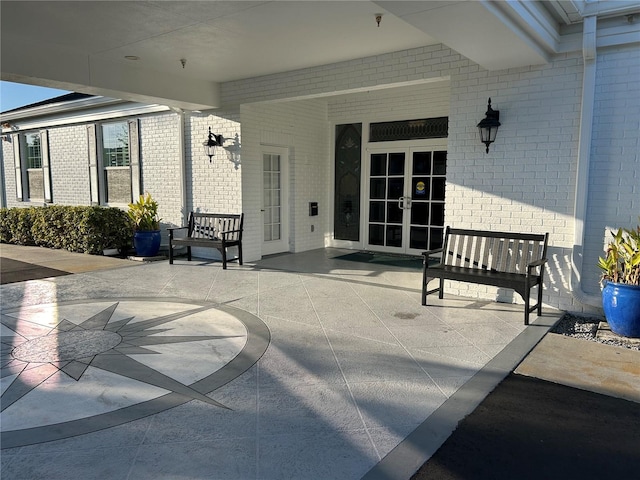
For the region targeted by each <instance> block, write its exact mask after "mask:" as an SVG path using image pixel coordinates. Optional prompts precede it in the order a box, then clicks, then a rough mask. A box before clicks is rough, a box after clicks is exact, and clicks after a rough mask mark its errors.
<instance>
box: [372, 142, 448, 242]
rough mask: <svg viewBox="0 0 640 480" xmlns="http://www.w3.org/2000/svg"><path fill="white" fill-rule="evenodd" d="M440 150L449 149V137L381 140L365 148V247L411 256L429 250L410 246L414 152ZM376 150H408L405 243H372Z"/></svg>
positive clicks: (406, 160) (389, 151) (404, 224)
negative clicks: (393, 245) (371, 188)
mask: <svg viewBox="0 0 640 480" xmlns="http://www.w3.org/2000/svg"><path fill="white" fill-rule="evenodd" d="M437 150H444V151H446V150H447V139H446V138H445V139H433V140H418V141H402V142H380V143H369V144H367V146H366V147H365V148H364V149H363V158H362V172H363V175H362V186H361V203H360V205H361V209H362V212H361V225H360V231H361V232H362V235H361V238H362V241H363V248H365V249H366V250H370V251H377V252H387V253H399V254H408V255H419V254H421V253H422V252H423V251H424V250H426V249H412V248H410V246H409V238H410V227H411V223H410V221H411V219H410V217H411V203H412V200H413V192H412V191H411V187H412V182H411V180H412V173H411V170H412V165H413V163H412V162H413V154H414V153H415V152H423V151H424V152H433V151H437ZM376 153H380V154H382V153H385V154H389V153H404V154H405V168H404V192H403V196H402V199H401V203H402V206H401V209H402V210H403V222H402V246H401V247H389V246H385V245H372V244H370V243H369V223H370V222H369V213H370V210H369V209H370V204H369V202H370V193H371V192H370V186H371V181H370V180H371V156H372V155H374V154H376Z"/></svg>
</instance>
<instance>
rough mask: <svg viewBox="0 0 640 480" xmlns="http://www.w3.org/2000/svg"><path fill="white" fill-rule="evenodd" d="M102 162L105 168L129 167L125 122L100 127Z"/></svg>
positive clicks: (127, 135) (126, 126)
mask: <svg viewBox="0 0 640 480" xmlns="http://www.w3.org/2000/svg"><path fill="white" fill-rule="evenodd" d="M102 162H103V165H104V166H105V168H106V167H128V166H129V165H130V158H129V126H128V124H127V122H118V123H107V124H104V125H102Z"/></svg>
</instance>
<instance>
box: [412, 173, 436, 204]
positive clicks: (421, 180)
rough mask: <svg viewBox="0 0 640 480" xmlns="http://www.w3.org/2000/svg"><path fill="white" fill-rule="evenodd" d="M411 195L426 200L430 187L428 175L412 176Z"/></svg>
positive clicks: (415, 198) (416, 198)
mask: <svg viewBox="0 0 640 480" xmlns="http://www.w3.org/2000/svg"><path fill="white" fill-rule="evenodd" d="M411 185H412V188H411V191H412V192H413V193H412V194H411V196H412V197H413V199H414V200H428V199H429V194H430V193H431V188H429V177H413V178H412V179H411Z"/></svg>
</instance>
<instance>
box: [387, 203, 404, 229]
mask: <svg viewBox="0 0 640 480" xmlns="http://www.w3.org/2000/svg"><path fill="white" fill-rule="evenodd" d="M403 212H404V210H401V209H400V207H398V202H387V223H400V224H402V213H403Z"/></svg>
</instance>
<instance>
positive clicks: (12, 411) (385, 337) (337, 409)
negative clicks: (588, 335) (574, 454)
mask: <svg viewBox="0 0 640 480" xmlns="http://www.w3.org/2000/svg"><path fill="white" fill-rule="evenodd" d="M6 247H9V248H6ZM16 252H17V253H16ZM0 253H1V255H2V257H3V258H9V257H11V258H12V259H13V260H17V261H24V262H29V263H36V262H40V261H43V260H41V259H38V258H37V255H42V256H43V257H45V260H46V261H49V262H55V261H56V260H54V257H56V256H57V255H58V254H61V256H68V255H70V257H69V258H68V259H67V264H65V262H63V261H60V263H55V264H53V263H49V264H48V265H45V266H51V268H55V269H56V270H60V271H68V270H67V269H68V268H70V266H71V265H74V264H75V265H77V267H74V268H79V269H81V270H80V271H82V272H84V273H77V274H74V275H67V276H58V277H52V278H47V279H39V280H31V281H26V282H19V283H11V284H7V285H3V286H2V287H1V289H0V293H1V294H2V313H3V317H2V318H3V325H2V340H3V347H4V348H3V367H2V374H3V379H2V409H3V410H2V415H1V417H0V420H1V423H2V478H3V479H4V478H7V479H23V478H25V479H26V478H29V479H38V478H43V479H45V478H46V479H54V478H64V479H76V478H77V479H89V478H96V479H98V478H99V479H104V478H128V479H144V478H154V479H155V478H163V479H164V478H190V479H201V478H202V479H215V478H237V479H286V478H296V479H297V478H318V479H332V478H335V479H359V478H369V479H371V478H385V479H391V478H398V479H408V478H409V477H410V476H411V475H412V473H413V472H415V471H416V470H417V469H418V468H419V467H420V465H422V464H423V463H424V462H425V461H426V460H427V459H428V458H429V457H430V456H431V455H432V454H433V453H434V452H435V451H436V450H437V449H438V447H439V446H440V445H441V444H442V442H444V440H446V438H447V437H448V436H449V435H450V434H451V432H452V431H453V430H454V429H455V427H456V425H457V424H458V422H459V421H460V420H461V419H462V418H464V417H465V416H466V415H468V414H469V413H470V412H472V411H473V410H474V409H475V408H476V406H477V405H478V404H479V403H480V402H481V401H482V400H483V399H484V398H485V397H486V395H487V394H488V393H489V392H491V391H492V390H493V389H494V388H495V386H496V385H497V384H498V383H500V381H501V380H502V379H503V378H504V377H505V376H506V375H507V374H509V372H511V371H513V369H514V368H515V367H516V366H517V365H518V364H519V363H520V362H521V360H522V359H523V358H525V357H526V356H527V354H528V353H529V352H530V351H531V349H532V348H533V347H534V346H535V345H536V344H537V343H538V342H539V341H540V339H541V338H542V337H543V336H544V335H545V334H546V332H547V331H548V329H549V328H550V326H552V325H553V324H554V323H555V322H556V321H557V319H558V318H559V317H560V315H561V313H560V312H555V311H546V312H545V314H544V315H543V316H542V317H539V318H538V319H536V321H535V322H533V324H532V325H531V326H529V327H527V328H525V327H524V325H523V322H522V317H523V313H522V307H521V306H518V305H505V304H497V303H494V302H484V301H476V300H472V299H464V298H459V297H454V296H450V295H445V299H444V300H442V301H439V300H437V299H435V300H436V301H435V302H434V305H432V306H429V307H423V306H421V305H420V277H421V273H420V272H419V271H415V270H410V269H401V268H389V267H385V266H383V265H370V264H362V263H355V262H348V261H344V260H341V259H339V258H337V257H339V256H341V255H342V254H344V253H347V252H345V251H340V250H336V249H325V250H316V251H312V252H304V253H300V254H288V255H281V256H274V257H271V258H268V259H265V260H262V261H260V262H257V263H256V264H252V265H251V264H250V265H247V264H246V265H244V266H238V265H236V264H230V266H229V269H228V270H226V271H225V270H222V268H221V266H220V263H217V262H206V261H193V262H187V261H186V260H180V259H179V260H177V261H176V263H175V264H174V265H172V266H170V265H168V262H166V261H165V262H155V263H151V264H141V263H136V262H130V261H127V260H119V259H109V258H105V257H93V256H86V255H80V256H78V254H69V253H68V252H53V251H49V250H44V249H35V250H33V249H32V248H28V247H13V246H7V245H2V246H0ZM36 254H37V255H36ZM16 256H17V257H18V258H16ZM58 259H59V257H58ZM103 262H104V263H103ZM113 262H115V263H113ZM67 265H68V266H67ZM90 265H93V267H91V266H90ZM122 267H125V268H122ZM82 269H84V270H82Z"/></svg>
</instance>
